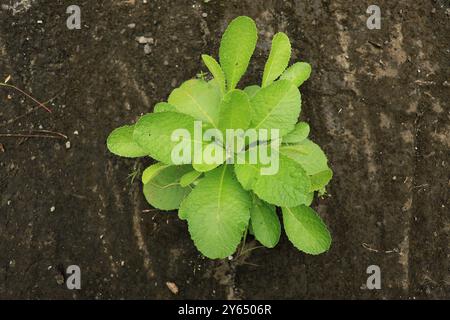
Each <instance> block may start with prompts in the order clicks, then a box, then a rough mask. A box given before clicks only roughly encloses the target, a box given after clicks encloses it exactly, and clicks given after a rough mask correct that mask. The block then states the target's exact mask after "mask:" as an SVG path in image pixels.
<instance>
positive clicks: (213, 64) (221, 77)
mask: <svg viewBox="0 0 450 320" xmlns="http://www.w3.org/2000/svg"><path fill="white" fill-rule="evenodd" d="M202 60H203V62H204V63H205V65H206V67H207V68H208V70H209V72H211V74H212V75H213V77H214V79H215V80H216V81H217V83H218V84H219V87H220V91H221V92H222V94H225V74H224V73H223V70H222V68H221V67H220V65H219V63H218V62H217V61H216V59H214V58H213V57H211V56H209V55H207V54H202Z"/></svg>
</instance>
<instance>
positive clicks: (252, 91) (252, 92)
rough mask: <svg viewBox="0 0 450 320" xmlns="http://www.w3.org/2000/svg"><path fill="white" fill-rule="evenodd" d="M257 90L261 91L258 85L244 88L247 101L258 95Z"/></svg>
mask: <svg viewBox="0 0 450 320" xmlns="http://www.w3.org/2000/svg"><path fill="white" fill-rule="evenodd" d="M259 90H261V87H260V86H258V85H253V86H248V87H245V89H244V91H245V93H246V94H247V95H248V98H249V99H251V98H253V97H254V96H255V95H256V94H257V93H258V91H259Z"/></svg>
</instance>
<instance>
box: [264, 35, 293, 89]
mask: <svg viewBox="0 0 450 320" xmlns="http://www.w3.org/2000/svg"><path fill="white" fill-rule="evenodd" d="M290 58H291V42H290V41H289V38H288V36H287V35H286V34H285V33H283V32H279V33H277V34H276V35H275V36H274V37H273V40H272V49H271V50H270V55H269V59H268V60H267V62H266V65H265V67H264V74H263V80H262V85H261V86H262V87H263V88H264V87H266V86H268V85H270V84H271V83H272V82H273V81H274V80H276V79H277V78H278V77H279V76H280V75H281V74H282V73H283V71H284V70H285V69H286V67H287V66H288V64H289V60H290Z"/></svg>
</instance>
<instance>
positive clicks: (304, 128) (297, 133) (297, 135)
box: [283, 122, 310, 143]
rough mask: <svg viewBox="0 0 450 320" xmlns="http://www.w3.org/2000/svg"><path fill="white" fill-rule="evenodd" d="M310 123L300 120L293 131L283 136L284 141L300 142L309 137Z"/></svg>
mask: <svg viewBox="0 0 450 320" xmlns="http://www.w3.org/2000/svg"><path fill="white" fill-rule="evenodd" d="M309 130H310V129H309V125H308V124H307V123H306V122H299V123H297V124H296V125H295V128H294V130H293V131H291V132H289V133H288V134H287V135H285V136H284V137H283V143H299V142H302V141H303V140H305V139H306V138H308V135H309Z"/></svg>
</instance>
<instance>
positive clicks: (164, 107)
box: [153, 102, 177, 113]
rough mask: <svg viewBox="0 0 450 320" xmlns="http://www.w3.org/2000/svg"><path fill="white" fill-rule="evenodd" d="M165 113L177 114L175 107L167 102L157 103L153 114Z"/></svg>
mask: <svg viewBox="0 0 450 320" xmlns="http://www.w3.org/2000/svg"><path fill="white" fill-rule="evenodd" d="M167 111H172V112H177V109H175V107H174V106H173V105H171V104H169V103H167V102H158V103H157V104H155V106H154V107H153V112H155V113H158V112H167Z"/></svg>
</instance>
